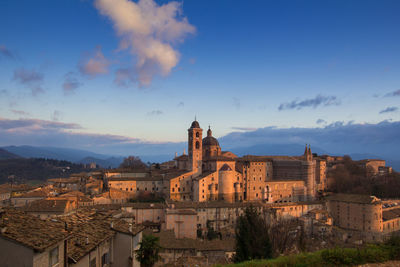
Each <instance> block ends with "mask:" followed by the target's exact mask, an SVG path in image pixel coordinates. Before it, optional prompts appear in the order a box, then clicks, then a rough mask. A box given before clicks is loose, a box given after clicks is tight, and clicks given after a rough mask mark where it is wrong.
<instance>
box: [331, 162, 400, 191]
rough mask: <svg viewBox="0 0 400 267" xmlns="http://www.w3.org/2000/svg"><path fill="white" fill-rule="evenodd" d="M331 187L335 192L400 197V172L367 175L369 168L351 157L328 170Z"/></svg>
mask: <svg viewBox="0 0 400 267" xmlns="http://www.w3.org/2000/svg"><path fill="white" fill-rule="evenodd" d="M328 180H329V189H330V191H332V192H334V193H349V194H364V195H374V196H377V197H379V198H398V197H400V192H399V190H398V189H399V188H400V174H399V173H398V172H393V173H392V174H387V175H382V176H375V177H374V176H370V177H368V176H367V170H366V169H364V168H362V167H360V166H359V165H358V164H357V163H356V162H355V161H352V160H351V158H350V157H344V160H343V163H342V164H338V165H337V166H336V168H335V169H333V170H330V171H329V172H328Z"/></svg>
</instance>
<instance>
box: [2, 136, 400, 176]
mask: <svg viewBox="0 0 400 267" xmlns="http://www.w3.org/2000/svg"><path fill="white" fill-rule="evenodd" d="M145 146H146V145H145V144H141V147H140V150H136V151H138V152H139V151H140V152H142V153H143V152H144V151H145ZM178 146H185V144H184V143H177V144H176V146H173V145H171V144H167V145H166V148H162V144H157V147H159V148H160V152H161V153H163V154H156V153H155V151H153V150H155V149H154V145H152V144H149V148H150V150H151V151H152V152H151V153H152V154H151V155H147V154H144V155H143V154H141V153H140V152H139V153H140V154H139V153H138V154H135V153H132V154H131V155H134V156H139V157H140V158H141V159H142V161H143V162H164V161H168V160H172V159H173V157H174V152H175V151H176V150H177V147H178ZM222 148H223V150H229V151H232V152H233V153H235V154H236V155H238V156H243V155H248V154H251V155H289V156H299V155H302V154H303V152H304V145H299V144H258V145H249V146H241V147H235V146H234V145H232V144H222ZM170 149H171V150H174V151H171V153H170V154H166V153H165V152H166V151H168V150H170ZM311 149H312V152H313V153H317V154H319V155H321V154H331V153H329V152H327V151H326V150H324V149H322V148H319V147H317V146H312V148H311ZM133 151H135V150H134V149H133ZM164 153H165V154H164ZM335 155H343V154H335ZM349 155H350V156H351V157H352V158H353V159H355V160H359V159H366V158H380V159H385V160H386V161H387V165H388V166H392V167H393V168H394V169H395V170H400V161H399V160H394V159H391V158H387V157H382V156H379V155H375V154H366V153H364V154H363V153H353V154H351V153H350V154H349ZM127 156H129V154H127V155H124V156H120V155H119V156H115V155H105V154H99V153H94V152H91V151H87V150H81V149H71V148H57V147H34V146H7V147H2V148H0V160H1V159H15V158H19V157H22V158H47V159H57V160H67V161H71V162H73V163H83V164H89V163H92V162H94V163H96V164H97V165H99V166H101V167H103V168H109V167H111V168H115V167H118V166H119V165H120V164H121V163H122V161H123V159H124V157H127Z"/></svg>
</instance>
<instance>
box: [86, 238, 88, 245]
mask: <svg viewBox="0 0 400 267" xmlns="http://www.w3.org/2000/svg"><path fill="white" fill-rule="evenodd" d="M86 245H89V237H88V236H87V237H86Z"/></svg>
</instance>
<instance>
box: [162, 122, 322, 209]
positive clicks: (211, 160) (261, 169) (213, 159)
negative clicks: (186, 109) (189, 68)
mask: <svg viewBox="0 0 400 267" xmlns="http://www.w3.org/2000/svg"><path fill="white" fill-rule="evenodd" d="M188 135H189V136H188V144H189V148H188V151H189V154H188V155H181V156H179V157H175V161H176V167H177V169H180V170H186V171H187V172H188V173H187V175H186V180H184V183H185V184H186V185H187V186H186V187H185V191H183V187H181V189H182V191H178V192H176V191H175V192H170V193H171V196H172V194H173V195H174V197H171V199H174V200H193V201H199V202H202V201H215V200H219V201H225V202H240V201H259V200H263V201H266V202H289V201H305V200H313V199H315V197H316V195H317V192H318V191H323V190H325V188H326V161H325V160H324V159H321V158H318V157H316V158H314V157H313V154H312V152H311V148H310V147H306V149H305V152H304V155H303V156H300V157H288V156H286V157H282V156H243V157H237V156H236V155H235V154H233V153H232V152H229V151H222V149H221V147H220V145H219V142H218V140H217V139H216V138H215V137H213V136H212V131H211V129H210V128H209V129H208V131H207V136H206V137H205V138H203V139H202V129H201V128H200V124H199V123H198V122H197V121H196V120H195V121H193V122H192V124H191V127H190V128H189V129H188ZM188 174H189V175H188ZM171 181H173V180H172V179H171ZM173 188H174V185H172V183H171V190H172V189H173ZM188 188H191V190H190V191H188ZM178 189H179V187H178Z"/></svg>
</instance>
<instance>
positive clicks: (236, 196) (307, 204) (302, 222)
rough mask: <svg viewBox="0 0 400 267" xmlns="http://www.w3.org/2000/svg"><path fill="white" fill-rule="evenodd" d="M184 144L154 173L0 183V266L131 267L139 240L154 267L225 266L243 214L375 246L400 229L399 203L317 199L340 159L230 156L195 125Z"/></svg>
mask: <svg viewBox="0 0 400 267" xmlns="http://www.w3.org/2000/svg"><path fill="white" fill-rule="evenodd" d="M188 145H189V147H188V152H189V153H188V155H186V154H185V153H184V154H183V155H181V156H178V155H176V157H175V159H174V161H170V162H166V163H163V164H159V165H158V166H156V167H154V166H153V168H148V169H130V170H120V169H113V170H103V171H93V172H89V173H81V174H75V175H72V176H71V177H69V178H51V179H48V181H47V182H46V183H45V184H44V185H41V186H38V187H33V186H28V185H16V184H3V185H0V266H10V267H11V266H35V267H36V266H51V267H56V266H57V267H61V266H88V267H98V266H102V267H104V266H130V267H132V266H139V265H140V264H139V262H138V261H137V260H136V253H137V249H138V248H139V244H140V242H141V240H142V236H143V234H152V235H155V236H157V237H158V238H159V240H160V245H161V247H162V250H161V253H160V256H161V258H160V260H159V262H158V263H157V265H165V264H181V265H182V264H184V263H188V262H191V263H193V264H195V263H196V262H197V263H202V264H204V263H206V264H208V265H212V264H216V263H227V262H230V261H231V260H232V257H233V255H234V252H235V247H234V245H235V236H234V228H235V224H236V220H237V219H238V217H239V216H241V215H242V214H243V213H244V212H245V210H246V208H249V207H252V208H255V209H257V211H258V212H259V213H260V214H261V215H262V216H263V217H264V219H265V221H266V222H267V223H269V224H270V225H272V224H279V223H281V222H283V221H284V220H287V221H288V220H291V221H295V222H296V224H297V225H298V226H299V227H301V229H303V230H304V232H305V233H306V234H307V235H308V236H310V237H311V236H312V237H316V238H321V240H324V239H325V238H327V237H329V236H333V235H335V236H336V237H339V239H341V240H342V241H344V242H351V241H354V242H361V241H379V240H382V239H384V238H386V237H388V236H389V235H391V234H392V233H395V232H397V231H399V230H400V207H399V206H398V205H397V203H400V201H396V200H385V201H383V200H380V199H378V198H376V197H373V196H362V195H347V194H336V195H327V194H324V192H325V191H326V189H327V187H328V181H327V170H328V169H330V168H335V166H337V165H338V164H340V162H341V161H342V160H343V158H341V157H331V156H317V155H315V154H313V153H312V152H311V148H310V147H309V146H308V147H307V146H306V148H305V151H304V154H303V155H302V156H299V157H289V156H244V157H237V156H236V155H234V154H233V153H231V152H229V151H222V150H221V148H220V146H219V143H218V141H217V139H216V138H214V137H213V136H212V132H211V129H209V130H208V131H207V137H205V138H202V129H201V128H200V125H199V123H198V122H197V121H194V122H193V123H192V125H191V127H190V128H189V129H188ZM359 164H360V166H362V167H364V168H366V169H367V170H368V175H382V174H385V173H390V172H392V169H391V168H390V167H386V166H385V162H384V161H381V160H365V161H360V162H359ZM143 201H145V202H143ZM295 231H297V230H295ZM210 232H213V233H215V234H216V237H214V238H209V233H210Z"/></svg>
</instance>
